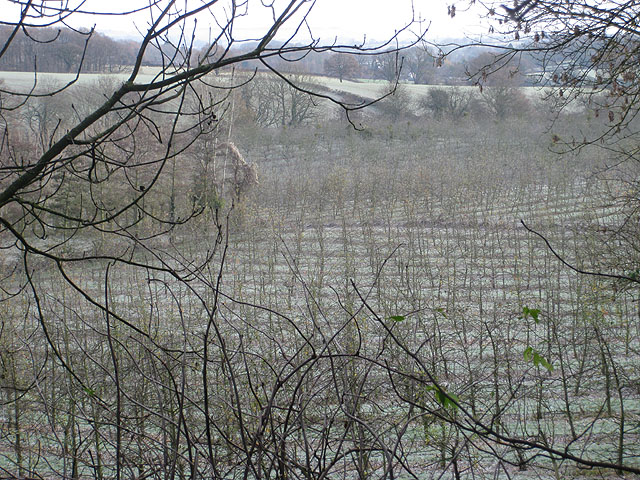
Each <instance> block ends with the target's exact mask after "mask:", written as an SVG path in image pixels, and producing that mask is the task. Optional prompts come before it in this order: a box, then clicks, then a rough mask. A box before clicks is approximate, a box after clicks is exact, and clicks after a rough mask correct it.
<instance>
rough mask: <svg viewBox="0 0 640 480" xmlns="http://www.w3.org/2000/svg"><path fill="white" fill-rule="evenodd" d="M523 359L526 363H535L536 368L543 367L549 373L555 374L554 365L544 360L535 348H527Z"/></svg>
mask: <svg viewBox="0 0 640 480" xmlns="http://www.w3.org/2000/svg"><path fill="white" fill-rule="evenodd" d="M523 357H524V361H525V362H531V361H533V365H534V366H536V367H539V366H542V367H544V368H546V369H547V371H549V372H553V365H551V363H549V361H548V360H547V359H546V358H544V357H543V356H542V355H541V354H540V352H538V351H537V350H534V349H533V347H527V348H525V350H524V354H523Z"/></svg>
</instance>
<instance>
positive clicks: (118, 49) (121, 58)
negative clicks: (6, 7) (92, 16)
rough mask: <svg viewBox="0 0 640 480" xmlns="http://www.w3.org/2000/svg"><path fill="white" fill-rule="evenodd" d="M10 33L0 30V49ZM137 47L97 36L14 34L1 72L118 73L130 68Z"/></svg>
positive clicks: (1, 61)
mask: <svg viewBox="0 0 640 480" xmlns="http://www.w3.org/2000/svg"><path fill="white" fill-rule="evenodd" d="M12 32H13V28H12V27H8V26H3V27H0V45H5V43H6V42H7V40H8V39H9V36H10V35H11V34H12ZM139 46H140V44H139V42H136V41H132V40H114V39H112V38H109V37H108V36H106V35H103V34H101V33H97V32H93V33H92V34H91V35H89V32H88V31H75V30H71V29H57V28H43V29H41V28H38V29H34V30H29V29H25V30H20V31H18V32H17V34H16V36H15V38H14V39H13V40H12V41H11V44H10V45H9V48H8V49H7V51H6V52H5V53H4V55H3V56H2V57H1V58H0V70H12V71H34V70H37V71H39V72H55V73H71V72H77V71H78V68H79V66H80V64H82V72H87V73H89V72H91V73H97V72H117V71H119V70H120V69H121V68H122V67H123V66H125V65H132V64H133V62H134V61H135V58H136V54H137V51H138V48H139ZM152 60H153V59H146V62H149V63H150V62H152Z"/></svg>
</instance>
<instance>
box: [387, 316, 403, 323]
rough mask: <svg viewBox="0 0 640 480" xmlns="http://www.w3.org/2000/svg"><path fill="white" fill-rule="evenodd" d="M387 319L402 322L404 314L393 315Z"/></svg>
mask: <svg viewBox="0 0 640 480" xmlns="http://www.w3.org/2000/svg"><path fill="white" fill-rule="evenodd" d="M389 320H393V321H394V322H402V321H403V320H404V315H393V316H391V317H389Z"/></svg>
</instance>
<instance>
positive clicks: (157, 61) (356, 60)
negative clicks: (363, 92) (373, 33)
mask: <svg viewBox="0 0 640 480" xmlns="http://www.w3.org/2000/svg"><path fill="white" fill-rule="evenodd" d="M12 33H13V28H12V27H10V26H0V47H1V46H4V45H5V44H6V42H7V40H8V39H9V38H10V36H11V35H12ZM139 48H140V42H138V41H135V40H115V39H113V38H110V37H108V36H107V35H104V34H102V33H98V32H95V31H94V32H89V31H88V30H72V29H58V28H38V29H21V30H19V31H18V32H17V33H16V35H15V37H14V38H13V40H12V41H11V44H10V45H9V47H8V49H7V50H6V51H5V52H4V54H3V55H2V57H0V70H4V71H7V70H8V71H27V72H31V71H38V72H52V73H75V72H78V71H80V72H82V73H115V72H119V71H121V70H123V69H126V68H127V67H130V66H131V65H133V64H134V63H135V61H136V56H137V54H138V51H139ZM251 48H252V45H251V44H242V45H240V44H239V45H234V46H233V48H232V49H231V52H233V53H234V54H237V53H239V52H241V51H243V50H249V49H251ZM229 52H230V51H229V50H227V49H226V48H215V47H214V48H213V49H212V50H206V48H205V47H202V48H201V49H197V48H196V49H193V50H192V51H189V53H188V54H187V52H186V51H184V47H177V46H174V45H172V44H171V42H170V41H169V40H167V41H165V42H164V43H162V44H161V45H150V46H149V47H148V49H147V51H146V52H145V55H144V58H143V65H165V66H168V65H173V66H175V67H181V66H183V65H184V64H185V63H186V61H187V59H186V56H187V55H190V56H191V59H190V61H191V63H192V64H193V62H194V61H195V62H198V61H200V60H201V59H202V58H203V57H205V56H206V61H215V60H219V58H220V57H219V55H221V54H229ZM463 53H467V52H463ZM468 53H471V51H469V52H468ZM473 54H474V55H473V56H467V55H463V54H460V53H456V54H455V55H448V56H446V57H443V56H440V55H438V53H436V52H435V51H432V50H430V49H427V48H424V47H420V46H414V47H412V48H408V49H403V50H401V51H399V52H397V53H395V52H381V53H379V54H367V55H363V54H358V53H329V54H327V53H326V52H325V53H320V52H310V53H309V54H308V55H305V56H304V57H302V58H274V59H269V63H270V64H271V66H272V67H274V68H277V69H278V70H279V71H282V72H290V73H296V74H311V75H329V76H332V77H337V78H339V79H340V80H341V81H342V80H343V79H345V80H354V79H382V80H387V81H389V82H393V81H395V80H396V77H397V76H398V75H399V79H400V80H402V81H404V82H411V83H416V84H449V85H465V84H472V83H474V79H473V78H470V75H469V72H474V71H475V72H477V71H479V70H480V71H482V69H483V67H485V66H486V65H492V64H494V61H495V58H494V57H493V56H492V54H491V53H489V51H487V50H482V49H474V50H473ZM537 64H538V62H537V61H536V60H535V59H534V58H533V57H530V56H527V57H525V56H520V57H519V58H518V61H517V67H514V65H513V64H511V65H508V66H507V65H504V67H505V68H504V71H505V72H504V73H507V71H508V72H509V75H502V76H498V77H499V78H500V79H501V81H506V80H508V83H510V84H513V83H520V84H522V83H525V84H526V83H527V82H528V81H529V79H528V78H527V75H530V74H531V72H532V71H538V70H540V68H539V67H538V65H537ZM238 67H239V68H240V69H241V70H254V69H257V70H265V69H266V67H264V65H262V64H261V63H258V62H255V61H253V62H250V61H248V62H242V63H240V64H239V65H238ZM515 70H517V71H518V72H517V73H518V74H519V75H518V76H517V77H514V73H515ZM494 77H496V76H495V75H494Z"/></svg>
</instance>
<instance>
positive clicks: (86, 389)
mask: <svg viewBox="0 0 640 480" xmlns="http://www.w3.org/2000/svg"><path fill="white" fill-rule="evenodd" d="M83 390H84V393H86V394H87V395H89V396H90V397H95V395H96V391H95V390H94V389H93V388H89V387H83Z"/></svg>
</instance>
